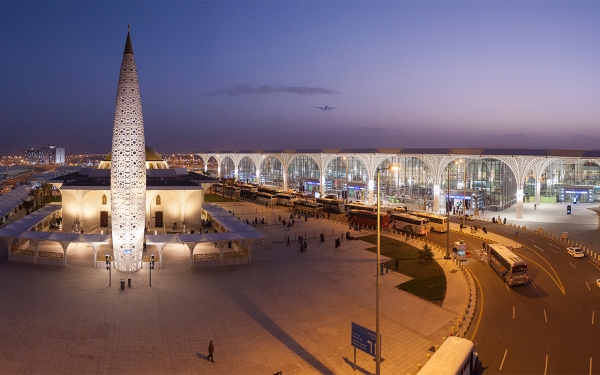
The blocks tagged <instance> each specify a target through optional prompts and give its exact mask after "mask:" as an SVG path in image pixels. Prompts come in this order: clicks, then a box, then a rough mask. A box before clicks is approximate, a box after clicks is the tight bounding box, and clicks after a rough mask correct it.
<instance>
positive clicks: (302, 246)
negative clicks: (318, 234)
mask: <svg viewBox="0 0 600 375" xmlns="http://www.w3.org/2000/svg"><path fill="white" fill-rule="evenodd" d="M288 241H289V237H288ZM298 243H299V244H300V252H301V253H304V252H306V248H307V247H308V244H307V243H306V240H305V239H304V237H302V236H298Z"/></svg>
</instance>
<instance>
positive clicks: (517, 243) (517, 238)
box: [515, 232, 519, 250]
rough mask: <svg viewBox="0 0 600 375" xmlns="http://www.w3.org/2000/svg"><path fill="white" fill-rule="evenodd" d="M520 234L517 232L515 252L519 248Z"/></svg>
mask: <svg viewBox="0 0 600 375" xmlns="http://www.w3.org/2000/svg"><path fill="white" fill-rule="evenodd" d="M518 240H519V232H515V250H517V248H518V247H519V242H518Z"/></svg>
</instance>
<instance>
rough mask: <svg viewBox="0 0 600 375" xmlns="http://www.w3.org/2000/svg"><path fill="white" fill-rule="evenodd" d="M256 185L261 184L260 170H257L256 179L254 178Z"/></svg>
mask: <svg viewBox="0 0 600 375" xmlns="http://www.w3.org/2000/svg"><path fill="white" fill-rule="evenodd" d="M254 183H255V184H260V169H258V168H256V177H255V178H254Z"/></svg>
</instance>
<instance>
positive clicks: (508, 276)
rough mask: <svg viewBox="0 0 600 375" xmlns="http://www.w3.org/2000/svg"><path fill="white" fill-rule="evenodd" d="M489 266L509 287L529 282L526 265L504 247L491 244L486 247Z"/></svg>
mask: <svg viewBox="0 0 600 375" xmlns="http://www.w3.org/2000/svg"><path fill="white" fill-rule="evenodd" d="M486 250H487V252H488V262H489V264H490V266H491V267H492V268H493V269H494V271H496V272H497V273H498V275H500V277H502V278H503V279H504V281H505V282H506V283H507V284H508V285H510V286H513V285H524V284H527V283H528V282H529V274H528V273H527V263H525V261H524V260H523V259H521V258H519V257H518V256H517V255H516V254H515V253H513V252H512V251H510V250H509V249H508V248H507V247H506V246H502V245H499V244H491V245H487V246H486Z"/></svg>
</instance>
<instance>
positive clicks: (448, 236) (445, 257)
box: [444, 163, 450, 259]
mask: <svg viewBox="0 0 600 375" xmlns="http://www.w3.org/2000/svg"><path fill="white" fill-rule="evenodd" d="M446 168H447V169H448V181H446V185H447V186H446V187H447V190H448V196H447V199H446V254H444V259H450V163H448V166H447V167H446Z"/></svg>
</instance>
